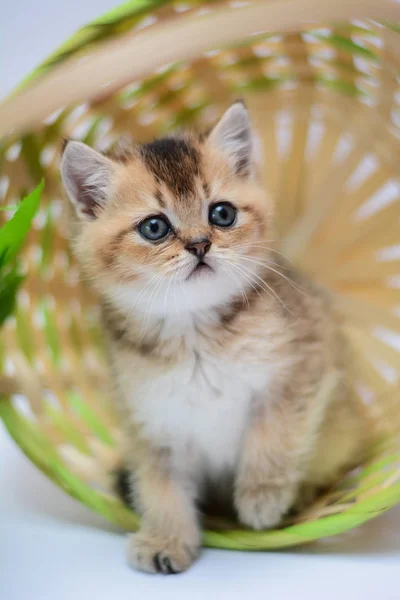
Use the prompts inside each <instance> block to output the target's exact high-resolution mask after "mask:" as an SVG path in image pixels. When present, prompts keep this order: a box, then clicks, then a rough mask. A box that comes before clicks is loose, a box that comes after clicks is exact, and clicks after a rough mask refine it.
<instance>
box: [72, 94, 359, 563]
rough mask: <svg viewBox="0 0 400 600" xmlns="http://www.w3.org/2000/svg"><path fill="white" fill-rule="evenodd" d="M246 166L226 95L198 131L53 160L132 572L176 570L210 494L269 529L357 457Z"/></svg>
mask: <svg viewBox="0 0 400 600" xmlns="http://www.w3.org/2000/svg"><path fill="white" fill-rule="evenodd" d="M256 171H257V168H256V164H255V160H254V143H253V134H252V129H251V125H250V120H249V115H248V112H247V110H246V107H245V106H244V105H243V104H242V103H235V104H233V105H232V106H231V107H230V108H229V109H228V110H227V112H226V113H225V114H224V115H223V117H222V119H221V120H220V121H219V123H218V124H217V125H216V126H215V128H214V129H213V130H212V131H211V132H210V133H209V134H207V135H198V134H195V133H183V134H177V135H175V136H171V137H168V138H165V139H160V140H156V141H154V142H152V143H150V144H146V145H138V146H137V147H133V148H131V149H125V150H124V151H123V152H119V153H118V154H116V155H115V156H114V157H112V156H104V155H101V154H99V153H97V152H96V151H94V150H92V149H91V148H89V147H87V146H85V145H84V144H82V143H80V142H74V141H71V142H69V143H68V144H67V146H66V148H65V150H64V153H63V156H62V160H61V173H62V179H63V182H64V185H65V188H66V191H67V193H68V195H69V197H70V199H71V201H72V203H73V205H74V206H75V209H76V214H77V216H78V222H79V226H78V228H77V229H76V231H75V233H74V235H73V237H72V246H73V250H74V252H75V254H76V256H77V258H78V260H79V262H80V264H81V266H82V269H83V272H84V273H85V274H86V276H88V277H90V279H91V280H92V281H93V285H94V287H95V288H96V290H97V292H98V293H99V295H100V298H101V302H102V309H103V317H104V331H105V335H106V338H107V341H108V349H109V356H110V364H111V370H112V374H113V378H114V381H115V384H116V389H117V393H116V397H115V402H116V404H117V406H118V409H119V411H120V415H121V423H122V425H123V427H124V428H125V430H126V432H127V434H128V439H129V455H128V458H127V460H128V463H129V468H130V473H131V475H130V483H131V495H132V498H131V500H132V504H133V506H134V508H135V510H137V511H138V512H139V513H140V514H141V517H142V519H141V527H140V530H139V532H138V533H135V534H131V535H130V537H129V550H128V553H129V560H130V562H131V563H132V565H134V566H135V567H137V568H138V569H142V570H144V571H150V572H157V571H158V572H162V573H177V572H180V571H183V570H185V569H187V568H188V567H189V566H190V564H191V563H192V562H193V561H194V560H195V558H196V557H197V556H198V554H199V548H200V544H201V529H200V524H199V515H198V510H197V506H198V505H199V503H202V502H203V503H204V502H205V503H207V501H208V500H210V495H211V491H212V490H213V492H212V493H213V494H215V490H216V495H217V496H218V499H219V500H221V501H222V503H225V505H226V507H227V508H226V509H227V510H228V509H229V507H232V508H233V509H234V511H235V513H236V515H237V518H238V519H239V521H240V522H241V523H242V524H244V525H246V526H248V527H252V528H254V529H265V528H270V527H275V526H277V525H279V524H280V523H281V521H282V519H283V517H284V516H285V515H286V514H287V513H288V511H289V510H290V509H292V508H293V507H295V506H296V505H297V506H299V505H301V504H302V503H303V502H307V501H309V500H311V499H312V498H313V497H314V495H315V493H316V491H317V490H318V489H319V488H321V487H325V486H329V485H330V484H332V483H333V482H334V481H335V480H336V479H337V477H339V476H340V474H341V473H342V472H343V471H345V470H346V469H349V468H350V467H353V466H354V465H355V464H357V463H358V462H359V461H360V460H361V458H362V455H363V447H364V431H365V430H364V427H363V423H362V422H361V417H360V415H359V414H358V411H357V406H356V403H355V402H354V400H353V399H352V396H351V395H350V394H349V393H348V383H347V372H346V370H347V365H348V359H347V357H346V352H345V345H344V342H343V340H342V337H341V334H340V328H339V324H338V323H337V321H336V317H335V315H334V313H333V311H332V309H331V306H330V301H329V297H328V296H327V294H326V293H325V292H323V291H321V290H320V289H318V288H317V287H316V286H315V285H313V284H312V283H310V282H309V281H308V280H307V279H306V278H305V277H304V276H303V275H301V274H300V273H299V272H297V271H296V270H294V269H293V268H289V267H288V265H287V264H286V263H285V261H284V260H283V259H281V258H280V257H279V254H278V253H276V252H274V251H273V250H272V249H271V248H270V245H269V243H268V240H269V239H270V237H271V234H272V232H273V221H274V218H273V206H272V203H271V200H270V199H269V198H268V197H267V196H266V194H265V192H264V190H263V189H262V187H261V185H260V183H259V180H258V178H257V172H256Z"/></svg>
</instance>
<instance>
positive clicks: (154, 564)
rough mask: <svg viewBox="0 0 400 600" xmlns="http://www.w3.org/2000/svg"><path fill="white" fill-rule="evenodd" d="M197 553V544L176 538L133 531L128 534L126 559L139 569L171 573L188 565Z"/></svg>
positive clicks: (179, 570)
mask: <svg viewBox="0 0 400 600" xmlns="http://www.w3.org/2000/svg"><path fill="white" fill-rule="evenodd" d="M198 553H199V548H198V547H197V546H191V545H189V544H185V543H184V542H183V541H182V540H180V539H177V538H168V539H166V540H162V538H160V537H159V536H157V534H156V535H154V536H153V535H150V534H146V535H145V534H142V533H135V534H131V535H130V536H129V541H128V560H129V563H130V564H131V565H132V566H133V567H134V568H135V569H138V570H139V571H146V572H147V573H163V574H165V575H173V574H176V573H182V571H186V569H188V568H189V567H190V565H191V564H192V563H193V562H194V560H195V559H196V557H197V555H198Z"/></svg>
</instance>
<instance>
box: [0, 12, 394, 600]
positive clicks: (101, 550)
mask: <svg viewBox="0 0 400 600" xmlns="http://www.w3.org/2000/svg"><path fill="white" fill-rule="evenodd" d="M113 4H114V3H113V2H112V1H111V0H80V1H79V2H77V3H72V2H55V1H54V0H36V1H35V2H33V0H31V1H28V0H13V2H7V3H3V5H2V11H1V17H2V18H1V21H0V97H1V96H5V95H6V93H8V92H9V91H10V90H11V89H12V88H13V87H14V86H15V85H16V84H17V83H18V82H19V81H20V80H21V79H22V78H23V77H24V76H25V75H26V74H27V73H28V72H29V71H30V70H31V69H32V68H33V67H34V66H35V65H36V64H37V63H38V62H40V61H41V60H42V59H43V58H45V57H46V56H47V55H48V54H49V53H50V52H51V51H52V50H54V49H55V48H56V47H57V46H58V45H59V44H60V43H61V42H63V41H64V39H65V38H66V37H67V36H68V35H70V34H72V33H73V32H74V31H75V30H76V29H77V28H78V27H79V26H80V25H82V24H84V23H85V22H87V21H88V20H90V19H91V18H94V17H96V16H98V15H100V14H101V13H102V12H104V11H105V10H107V9H109V8H110V7H111V6H112V5H113ZM0 457H1V459H0V597H1V600H42V599H45V598H49V599H50V600H83V599H84V598H90V599H94V600H103V599H104V600H106V599H107V600H110V599H111V598H112V599H113V600H114V598H115V599H118V600H124V599H125V598H126V599H128V598H129V599H130V598H138V599H139V598H148V599H149V600H152V599H153V598H155V599H158V598H163V600H164V599H165V600H169V599H170V598H171V599H173V600H180V599H183V598H190V600H197V599H200V598H201V599H204V598H206V599H207V600H214V599H217V598H220V597H221V596H222V598H230V599H233V600H235V599H239V598H249V597H250V595H251V596H252V597H253V598H262V599H264V598H268V599H270V598H272V599H274V600H275V599H278V600H279V599H280V598H282V599H285V600H286V599H287V600H291V599H292V598H296V600H305V599H307V600H313V599H317V598H318V599H320V598H324V599H328V600H329V599H331V598H332V599H335V600H338V599H347V598H349V599H350V598H351V599H352V600H358V599H360V600H361V599H362V600H369V599H371V600H372V599H377V598H384V599H385V600H399V599H400V577H399V573H400V570H399V567H400V507H399V508H398V509H394V510H392V511H390V512H389V513H386V514H385V515H384V516H383V517H380V518H378V519H376V520H374V521H371V522H369V523H367V524H366V525H364V526H363V527H362V528H360V529H358V530H356V531H353V532H351V533H349V534H346V535H344V536H340V537H336V538H333V539H330V540H327V541H325V542H324V543H319V544H315V545H313V546H308V547H306V548H303V549H301V550H297V551H294V550H291V551H286V552H280V553H259V554H245V553H236V552H235V553H234V552H224V551H216V550H206V551H204V552H203V555H202V557H201V559H200V560H199V562H198V563H197V564H196V565H195V566H194V567H193V568H192V569H191V570H190V571H189V572H188V573H186V574H184V575H180V576H175V577H162V576H149V575H143V574H140V573H136V572H134V571H132V570H131V569H129V568H128V566H127V565H126V563H125V557H124V538H123V535H121V533H120V532H118V531H117V530H115V529H114V528H113V527H111V526H110V525H109V524H108V523H106V522H104V521H103V520H102V519H101V518H99V517H97V516H96V515H94V514H93V513H91V512H89V511H88V510H86V509H85V508H84V507H83V506H81V505H79V504H78V503H77V502H75V501H74V500H72V499H70V498H68V497H67V496H66V495H65V494H64V493H63V492H61V491H60V490H59V489H58V488H56V487H55V486H54V485H53V484H52V483H51V482H49V481H48V480H47V479H46V478H45V477H44V476H43V475H42V474H41V473H40V472H39V471H37V470H36V468H35V467H34V466H32V465H31V464H30V463H29V461H28V460H27V459H26V458H25V457H24V456H23V455H22V453H21V452H20V450H19V449H18V448H17V447H16V446H15V444H14V443H13V441H12V440H11V439H10V438H9V437H8V434H7V433H6V432H5V430H4V428H3V427H2V425H0Z"/></svg>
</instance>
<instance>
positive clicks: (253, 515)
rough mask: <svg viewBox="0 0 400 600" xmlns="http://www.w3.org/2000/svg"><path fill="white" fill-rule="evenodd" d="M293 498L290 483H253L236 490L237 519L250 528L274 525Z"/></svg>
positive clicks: (285, 511)
mask: <svg viewBox="0 0 400 600" xmlns="http://www.w3.org/2000/svg"><path fill="white" fill-rule="evenodd" d="M294 498H295V489H294V487H293V486H292V485H286V486H274V485H270V484H269V485H268V484H265V485H254V486H246V487H243V488H242V489H239V490H237V493H236V507H237V511H238V515H239V520H240V521H241V523H243V525H247V526H248V527H251V528H252V529H268V528H271V527H276V526H277V525H279V524H280V522H281V521H282V518H283V517H284V515H285V514H286V513H287V512H288V510H289V509H290V507H291V505H292V504H293V501H294Z"/></svg>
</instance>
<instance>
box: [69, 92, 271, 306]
mask: <svg viewBox="0 0 400 600" xmlns="http://www.w3.org/2000/svg"><path fill="white" fill-rule="evenodd" d="M61 174H62V179H63V182H64V185H65V188H66V190H67V193H68V196H69V198H70V200H71V201H72V203H73V205H74V207H75V210H76V214H77V216H78V218H79V228H78V234H77V236H76V238H75V240H74V241H73V244H74V251H75V253H76V255H77V257H78V259H79V261H80V262H81V264H82V266H83V268H84V271H85V273H86V275H87V276H88V277H89V278H91V279H92V280H93V281H94V284H95V286H96V287H97V289H98V290H100V292H101V293H102V294H103V295H105V296H106V297H108V298H109V299H112V300H113V301H114V302H116V303H117V304H118V305H119V306H120V307H121V308H125V309H126V310H129V309H131V310H133V308H134V307H136V308H137V309H138V310H149V312H153V313H154V314H161V313H162V314H164V313H168V312H169V313H171V314H172V313H175V314H180V313H182V311H199V310H201V309H207V308H210V307H213V306H220V305H224V304H226V303H227V302H229V301H230V300H233V299H234V298H236V297H240V296H241V295H242V294H243V291H244V290H249V289H251V287H252V286H254V284H257V272H258V271H259V270H260V263H259V260H260V258H262V257H263V256H264V255H265V245H266V242H267V241H268V238H269V237H270V227H271V219H272V207H271V202H270V200H269V199H268V198H267V197H266V195H265V193H264V191H263V190H262V188H261V186H260V184H259V182H258V180H257V176H256V173H255V162H254V148H253V134H252V130H251V125H250V121H249V116H248V112H247V110H246V108H245V106H244V105H243V104H242V103H239V102H237V103H235V104H233V105H232V106H231V108H229V109H228V110H227V112H226V113H225V114H224V116H223V117H222V119H221V120H220V121H219V123H218V124H217V125H216V126H215V127H214V129H213V130H212V131H211V132H210V133H209V134H207V135H197V134H193V133H185V134H179V135H175V136H173V137H168V138H164V139H160V140H156V141H155V142H153V143H151V144H147V145H138V146H136V147H132V148H129V149H125V151H123V152H119V153H118V154H116V155H115V156H114V157H108V156H104V155H102V154H99V153H97V152H96V151H95V150H92V149H91V148H89V147H88V146H85V145H84V144H82V143H80V142H69V143H68V144H67V145H66V148H65V150H64V153H63V156H62V160H61Z"/></svg>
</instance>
